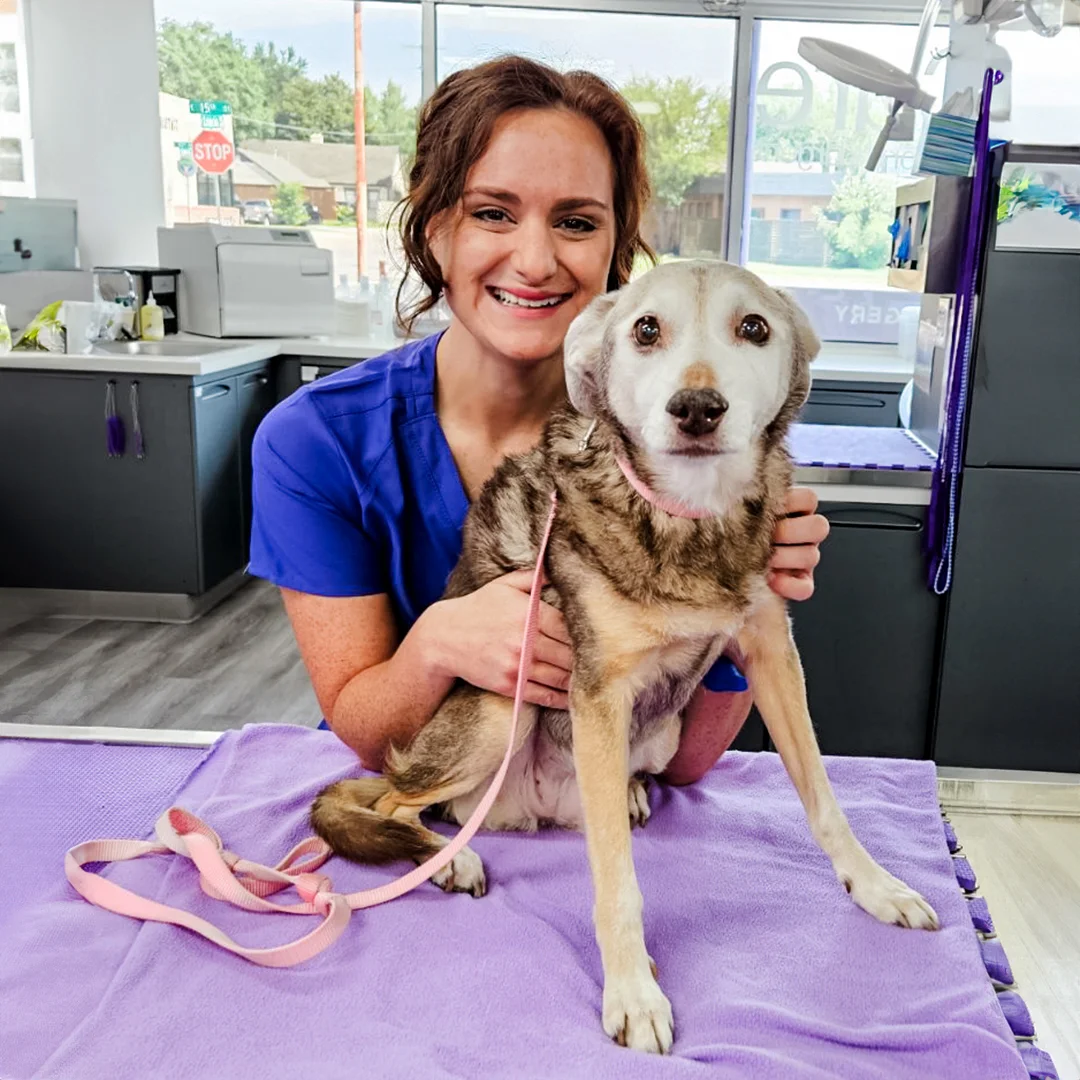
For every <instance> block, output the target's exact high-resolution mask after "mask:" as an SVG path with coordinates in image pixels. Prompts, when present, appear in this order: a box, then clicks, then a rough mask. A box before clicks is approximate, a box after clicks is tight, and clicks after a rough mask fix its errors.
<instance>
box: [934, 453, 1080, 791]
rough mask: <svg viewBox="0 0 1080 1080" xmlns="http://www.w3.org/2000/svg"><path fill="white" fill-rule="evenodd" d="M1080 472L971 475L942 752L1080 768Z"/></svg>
mask: <svg viewBox="0 0 1080 1080" xmlns="http://www.w3.org/2000/svg"><path fill="white" fill-rule="evenodd" d="M1078 536H1080V472H1066V471H1064V470H1052V469H969V470H967V471H966V472H965V473H964V478H963V489H962V492H961V498H960V527H959V530H958V533H957V542H956V562H955V569H954V576H953V587H952V592H951V595H950V598H949V618H948V625H947V628H946V632H945V646H944V660H943V664H942V676H941V696H940V699H939V702H938V720H937V740H936V747H935V757H936V759H937V760H938V761H939V762H940V763H941V764H942V765H964V766H970V767H975V768H998V769H1039V770H1050V771H1056V772H1080V678H1077V648H1078V646H1080V546H1078V544H1077V537H1078Z"/></svg>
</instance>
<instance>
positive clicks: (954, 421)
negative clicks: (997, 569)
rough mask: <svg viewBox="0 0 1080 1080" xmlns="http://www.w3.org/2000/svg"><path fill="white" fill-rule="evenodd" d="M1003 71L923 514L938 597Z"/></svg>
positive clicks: (982, 131)
mask: <svg viewBox="0 0 1080 1080" xmlns="http://www.w3.org/2000/svg"><path fill="white" fill-rule="evenodd" d="M1001 79H1002V73H1001V72H1000V71H994V70H993V69H991V68H987V70H986V73H985V75H984V76H983V87H982V98H981V100H980V103H979V122H978V124H977V125H976V127H975V154H974V160H975V169H974V174H973V177H972V181H971V205H970V206H969V208H968V223H967V232H966V235H965V242H964V256H963V261H962V264H961V271H960V278H959V289H958V291H957V295H956V313H955V317H954V319H953V333H952V342H951V350H950V355H951V356H952V368H951V371H950V375H949V385H948V390H947V392H946V404H945V423H944V424H943V425H942V432H941V443H940V446H939V448H938V459H937V463H936V464H935V466H934V477H933V487H932V488H931V492H930V509H929V513H928V516H927V529H926V533H927V542H928V545H929V549H930V573H929V585H930V588H931V589H933V591H934V592H935V593H936V594H937V595H938V596H942V595H944V594H945V593H947V592H948V591H949V588H950V586H951V585H952V571H953V552H954V543H955V539H956V511H957V498H958V494H959V488H960V472H961V469H962V465H963V463H962V461H961V455H962V451H963V434H964V420H965V415H964V414H965V412H966V410H967V392H968V381H969V374H970V367H971V347H972V341H973V338H974V334H975V317H974V306H975V290H976V283H977V279H978V273H979V264H980V261H981V258H982V247H983V240H984V238H985V234H986V222H984V221H983V204H984V203H985V201H986V197H987V194H988V191H989V187H990V183H989V177H988V175H987V170H988V168H989V166H990V161H989V156H988V152H987V148H988V144H989V136H990V97H991V95H992V94H993V91H994V84H995V83H998V82H1000V81H1001Z"/></svg>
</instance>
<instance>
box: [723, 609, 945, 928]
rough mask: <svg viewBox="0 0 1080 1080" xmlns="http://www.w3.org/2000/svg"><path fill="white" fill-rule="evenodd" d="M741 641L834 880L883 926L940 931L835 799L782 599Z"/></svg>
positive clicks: (761, 705)
mask: <svg viewBox="0 0 1080 1080" xmlns="http://www.w3.org/2000/svg"><path fill="white" fill-rule="evenodd" d="M738 640H739V645H740V647H741V649H742V651H743V655H744V657H745V666H746V673H747V676H748V678H749V680H750V688H751V690H752V691H753V695H754V703H755V704H756V705H757V707H758V711H759V712H760V713H761V718H762V719H763V720H764V721H765V727H766V728H768V731H769V737H770V738H771V739H772V741H773V743H774V744H775V746H776V749H777V751H778V752H779V754H780V758H781V760H782V761H783V763H784V767H785V768H786V769H787V771H788V775H789V776H790V777H791V780H792V783H793V784H794V785H795V790H796V791H797V792H798V794H799V798H800V799H801V800H802V804H803V807H804V808H805V810H806V816H807V819H808V821H809V824H810V831H811V833H812V834H813V836H814V839H815V840H816V841H817V842H818V844H819V845H820V846H821V848H822V850H823V851H824V852H825V854H826V855H828V857H829V859H830V860H831V861H832V864H833V869H834V870H835V871H836V876H837V877H838V878H839V879H840V881H841V882H842V883H843V885H844V887H845V888H846V889H847V890H848V892H849V893H851V897H852V899H853V900H854V901H855V903H857V904H858V905H859V907H861V908H862V909H863V910H864V911H868V912H869V913H870V914H871V915H873V916H874V917H875V918H877V919H880V920H881V921H882V922H887V923H896V924H898V925H900V926H909V927H913V928H918V929H923V930H936V929H937V927H938V919H937V915H936V914H935V913H934V909H933V908H932V907H931V906H930V905H929V904H928V903H927V902H926V901H925V900H924V899H923V898H922V897H921V896H920V895H919V894H918V893H917V892H915V890H914V889H910V888H909V887H908V886H907V885H905V884H904V882H902V881H900V880H899V878H895V877H893V876H892V874H890V873H889V872H888V871H887V870H885V869H884V868H883V867H881V866H879V865H878V864H877V863H876V862H875V861H874V860H873V858H871V856H870V853H869V852H868V851H867V850H866V849H865V848H864V847H863V846H862V844H860V843H859V841H858V840H857V839H856V837H855V834H854V833H853V832H852V831H851V826H850V825H849V824H848V820H847V818H846V817H845V816H844V812H843V810H841V809H840V805H839V803H837V801H836V796H835V794H834V793H833V789H832V785H831V784H830V783H829V778H828V776H827V774H826V772H825V765H824V762H823V761H822V760H821V751H820V750H819V748H818V744H817V738H816V737H815V735H814V728H813V725H812V724H811V721H810V710H809V708H808V707H807V702H806V684H805V682H804V680H803V672H802V665H801V664H800V662H799V654H798V652H797V650H796V648H795V641H794V639H793V638H792V636H791V626H790V624H789V622H788V617H787V611H786V610H785V608H784V604H783V602H782V601H781V600H780V599H779V598H777V597H772V596H770V597H769V598H768V599H767V600H765V601H764V602H763V603H762V605H761V606H760V607H759V608H758V609H757V610H756V611H755V612H754V613H753V615H752V616H751V617H750V619H749V620H748V621H747V624H746V626H745V627H744V628H743V630H742V631H741V632H740V634H739V639H738Z"/></svg>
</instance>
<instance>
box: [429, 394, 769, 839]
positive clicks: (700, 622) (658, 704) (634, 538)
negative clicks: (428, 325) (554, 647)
mask: <svg viewBox="0 0 1080 1080" xmlns="http://www.w3.org/2000/svg"><path fill="white" fill-rule="evenodd" d="M587 426H588V424H587V421H585V420H584V419H583V418H582V417H580V416H579V415H578V414H577V413H575V412H573V411H572V410H570V409H569V408H567V409H566V410H563V411H560V412H558V413H556V415H555V416H554V417H553V418H552V420H551V421H550V422H549V424H548V427H547V429H546V430H545V435H544V438H543V439H542V440H541V443H540V445H539V446H538V447H537V448H536V449H535V450H534V451H532V452H531V453H529V454H525V455H521V456H518V457H514V458H509V459H507V460H506V461H504V462H503V463H502V464H501V465H500V467H499V469H498V470H497V471H496V473H495V475H494V476H493V477H492V479H491V480H490V481H489V482H488V484H487V485H486V486H485V488H484V491H483V492H482V494H481V496H480V498H479V499H478V500H477V502H476V503H475V504H474V506H473V507H472V510H471V512H470V514H469V517H468V519H467V521H466V525H465V531H464V537H463V551H462V558H461V560H460V562H459V563H458V566H457V568H456V569H455V571H454V574H453V575H452V577H451V579H450V583H449V586H448V589H447V595H448V596H460V595H464V594H466V593H469V592H472V591H473V590H475V589H477V588H480V587H481V586H483V585H485V584H486V583H487V582H489V581H491V580H493V579H494V578H496V577H499V576H501V575H503V574H506V573H509V572H510V571H512V570H518V569H522V568H531V567H532V566H534V565H535V562H536V555H537V551H538V548H539V544H540V539H541V536H542V534H543V530H544V526H545V524H546V522H547V516H548V513H549V510H550V506H551V503H550V496H551V492H552V490H555V491H557V493H558V510H557V515H556V520H555V523H554V526H553V529H552V535H551V541H550V544H549V548H548V553H547V557H546V567H547V571H548V576H549V578H550V580H551V582H552V585H551V586H548V587H546V588H545V590H544V594H543V599H544V600H545V601H546V602H547V603H550V604H552V605H553V606H555V607H558V608H560V609H561V610H562V611H563V613H564V615H565V617H566V620H567V625H568V627H569V629H570V634H571V638H572V640H573V647H574V678H575V680H576V681H577V680H581V681H583V682H598V681H604V682H606V683H610V682H612V681H616V682H618V681H620V680H621V681H622V685H624V686H626V687H627V688H628V689H629V692H630V693H631V694H632V696H633V701H634V710H633V723H632V726H631V732H630V739H631V758H632V760H633V758H634V757H635V747H638V748H639V749H640V751H641V753H643V754H645V755H646V756H648V755H649V754H650V753H651V752H652V751H651V750H650V748H649V747H647V746H646V745H645V744H647V743H649V742H650V740H654V739H655V736H656V730H655V729H656V727H657V725H658V724H661V723H663V722H665V721H667V720H668V719H669V718H671V717H672V715H673V714H677V713H679V712H680V711H681V710H682V709H683V708H684V707H685V706H686V704H687V702H688V701H689V699H690V696H691V695H692V694H693V692H694V690H695V689H696V688H697V686H698V685H699V683H700V681H701V679H702V677H703V676H704V674H705V672H706V671H707V670H708V669H709V667H710V666H711V665H712V664H713V663H714V662H715V660H716V659H717V657H718V656H719V655H720V653H721V652H722V650H723V648H724V647H725V645H726V643H727V642H728V641H729V640H730V639H731V637H732V636H733V635H734V634H735V633H736V632H737V630H738V628H739V626H740V625H741V624H742V622H743V620H744V619H745V617H746V614H747V612H748V611H749V610H750V608H751V607H752V606H753V604H754V603H755V601H756V600H757V598H758V597H759V596H760V595H761V594H762V592H763V590H764V589H765V588H766V586H765V576H764V572H765V568H766V565H767V562H768V558H769V554H770V551H771V537H772V531H773V528H774V525H775V522H776V518H777V513H778V508H779V507H780V505H781V504H782V500H783V496H784V493H785V491H786V489H787V485H788V482H789V478H790V463H789V461H788V459H787V456H786V454H785V453H784V452H783V450H782V449H777V448H773V449H770V448H766V447H763V448H762V453H761V460H760V467H759V469H758V472H757V476H756V478H755V483H754V485H753V488H752V490H750V491H748V492H746V493H745V495H744V497H743V498H742V499H740V500H739V501H738V502H737V504H736V505H735V506H733V507H732V508H731V510H730V511H729V513H727V514H726V515H724V516H723V517H722V518H719V519H705V520H688V519H683V518H673V517H671V516H669V515H668V514H666V513H664V512H663V511H660V510H657V509H656V508H654V507H652V506H651V505H650V504H648V503H647V502H646V501H645V500H644V499H642V498H641V497H640V496H639V495H637V494H636V493H635V492H633V491H632V489H631V488H630V487H629V485H628V484H627V483H626V480H625V478H624V477H623V475H622V473H621V472H620V471H619V469H618V467H617V465H616V464H615V459H614V456H613V452H612V449H613V448H612V443H611V439H612V434H611V432H610V430H607V431H605V429H604V427H603V425H601V427H600V429H599V430H598V431H597V433H596V434H595V435H594V436H593V438H592V439H591V440H590V443H589V445H588V446H587V447H586V448H585V449H581V448H580V443H581V440H582V437H583V435H584V433H585V431H586V429H587ZM570 748H571V730H570V718H569V715H568V714H567V713H565V712H562V711H558V710H549V709H544V710H540V713H539V716H538V717H537V723H536V728H535V731H534V735H533V738H532V740H531V744H530V746H527V747H524V748H523V752H522V753H520V754H519V755H518V759H519V760H516V761H515V765H514V768H513V769H512V771H511V777H510V778H509V779H508V781H507V783H508V785H509V788H510V789H511V790H513V789H514V788H517V787H519V783H520V789H521V790H522V791H523V792H525V793H526V794H527V797H528V799H529V801H530V802H536V804H537V805H536V806H535V808H534V809H535V810H537V811H542V810H544V809H545V808H546V809H548V810H550V809H551V808H552V807H558V806H559V805H561V804H567V803H570V802H573V799H575V798H576V792H571V793H568V787H567V785H568V784H570V785H572V781H573V763H572V757H571V755H570ZM673 749H674V747H673V746H672V747H671V750H670V751H669V756H670V752H673ZM638 756H640V754H639V755H638ZM664 764H666V762H661V763H660V766H659V768H658V769H656V770H654V771H659V769H662V767H663V765H664ZM515 776H517V779H518V781H519V783H515V780H514V777H515ZM537 816H539V817H545V816H547V815H546V814H544V813H538V814H537ZM552 816H553V817H555V818H556V819H563V818H564V815H563V814H561V813H556V814H553V815H552Z"/></svg>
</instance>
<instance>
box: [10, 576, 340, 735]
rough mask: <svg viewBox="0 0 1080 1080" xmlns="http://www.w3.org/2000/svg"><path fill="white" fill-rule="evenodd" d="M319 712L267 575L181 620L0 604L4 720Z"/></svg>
mask: <svg viewBox="0 0 1080 1080" xmlns="http://www.w3.org/2000/svg"><path fill="white" fill-rule="evenodd" d="M320 719H321V713H320V711H319V706H318V703H317V702H316V700H315V695H314V693H313V692H312V689H311V684H310V681H309V680H308V676H307V672H306V671H305V670H304V666H303V663H302V662H301V660H300V654H299V652H298V651H297V648H296V642H295V640H294V638H293V635H292V630H291V628H290V626H289V623H288V620H287V619H286V617H285V613H284V610H283V609H282V606H281V600H280V597H279V595H278V592H277V590H276V589H274V588H273V587H272V586H270V585H268V584H267V583H266V582H262V581H252V582H249V583H248V584H246V585H244V586H243V587H242V588H241V589H239V590H238V591H237V592H236V593H234V594H233V595H232V596H230V597H229V598H228V599H227V600H225V601H224V602H223V603H221V604H219V605H218V606H217V607H216V608H214V609H213V610H212V611H210V612H208V613H207V614H206V615H204V616H203V617H202V618H201V619H198V620H196V621H195V622H194V623H191V624H189V625H187V626H177V625H169V624H163V623H140V622H118V621H117V622H113V621H109V620H104V619H94V620H83V619H61V618H52V617H41V618H33V619H24V620H16V619H13V618H11V617H9V618H8V619H7V620H5V619H4V616H3V613H2V612H0V722H6V723H37V724H77V725H91V724H92V725H103V726H112V727H133V728H169V729H197V730H204V731H225V730H227V729H228V728H235V727H241V726H243V725H244V724H246V723H253V722H257V723H289V724H302V725H305V726H310V727H315V726H317V725H318V723H319V720H320Z"/></svg>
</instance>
